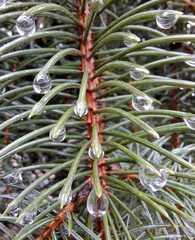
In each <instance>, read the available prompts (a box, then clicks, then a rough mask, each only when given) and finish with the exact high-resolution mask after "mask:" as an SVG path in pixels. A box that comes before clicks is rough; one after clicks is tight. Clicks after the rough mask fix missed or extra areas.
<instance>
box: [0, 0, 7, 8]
mask: <svg viewBox="0 0 195 240" xmlns="http://www.w3.org/2000/svg"><path fill="white" fill-rule="evenodd" d="M5 5H6V0H0V8H3V7H5Z"/></svg>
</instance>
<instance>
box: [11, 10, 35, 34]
mask: <svg viewBox="0 0 195 240" xmlns="http://www.w3.org/2000/svg"><path fill="white" fill-rule="evenodd" d="M16 29H17V31H18V33H19V34H20V35H21V36H31V35H32V34H33V33H35V31H36V27H35V21H34V19H33V18H32V17H31V16H26V15H25V14H22V15H20V16H19V17H18V19H17V22H16Z"/></svg>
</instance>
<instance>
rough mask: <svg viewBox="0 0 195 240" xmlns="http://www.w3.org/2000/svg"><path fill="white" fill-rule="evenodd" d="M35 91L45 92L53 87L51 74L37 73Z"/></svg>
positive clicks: (34, 82) (34, 83) (34, 84)
mask: <svg viewBox="0 0 195 240" xmlns="http://www.w3.org/2000/svg"><path fill="white" fill-rule="evenodd" d="M33 88H34V90H35V92H37V93H42V94H45V93H47V92H48V91H49V90H50V89H51V77H50V76H49V74H44V75H40V74H37V76H36V77H35V79H34V81H33Z"/></svg>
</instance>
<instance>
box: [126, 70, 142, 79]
mask: <svg viewBox="0 0 195 240" xmlns="http://www.w3.org/2000/svg"><path fill="white" fill-rule="evenodd" d="M129 73H130V76H131V77H132V78H133V79H134V80H142V79H143V78H144V77H145V74H143V73H141V72H140V71H137V70H132V71H130V72H129Z"/></svg>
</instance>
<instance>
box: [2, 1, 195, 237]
mask: <svg viewBox="0 0 195 240" xmlns="http://www.w3.org/2000/svg"><path fill="white" fill-rule="evenodd" d="M47 2H48V3H54V4H57V5H58V6H61V7H62V8H64V9H67V10H69V11H70V13H72V14H73V16H75V17H77V16H76V11H75V9H76V7H78V6H77V5H78V2H77V1H60V0H59V1H57V0H56V1H47ZM84 2H85V1H84ZM40 3H44V1H36V2H35V1H30V0H28V1H20V2H17V1H7V5H6V7H4V8H1V9H0V46H1V47H0V89H1V91H2V92H1V96H0V101H1V106H0V135H1V140H0V146H1V150H0V161H1V178H3V177H5V175H7V174H10V173H17V172H21V173H22V177H23V182H22V183H19V184H15V185H13V184H8V186H5V185H4V183H3V182H1V188H0V190H1V193H0V194H1V195H0V207H1V213H3V212H4V211H5V210H6V209H7V210H6V214H4V215H2V214H1V215H0V221H1V223H0V229H1V232H2V233H1V236H0V239H5V240H6V239H14V240H19V239H37V238H38V237H37V235H36V233H37V232H40V231H41V229H42V227H43V226H45V225H46V224H48V223H49V222H51V221H52V220H55V216H56V215H57V214H58V213H59V212H60V203H59V202H58V195H59V193H60V190H61V188H62V187H63V185H64V183H66V184H67V182H65V179H66V177H67V176H68V174H69V176H70V175H71V174H73V172H72V171H71V172H69V171H70V168H71V166H73V165H72V164H74V163H73V162H74V160H75V158H76V157H78V155H77V154H78V153H79V151H80V149H81V148H82V146H83V145H84V144H85V143H86V141H87V140H86V138H85V136H87V134H88V133H87V124H86V121H85V120H83V119H85V118H79V117H77V116H76V115H75V114H72V115H71V117H70V119H69V120H68V121H67V122H66V123H65V126H66V129H67V135H66V139H65V140H64V141H63V142H60V143H58V142H53V141H51V140H50V138H49V131H50V129H51V128H52V127H53V126H54V124H56V122H57V121H58V119H59V118H60V117H61V116H62V114H64V112H66V110H68V109H70V107H72V106H74V104H75V102H76V100H77V99H78V95H79V88H78V87H77V88H76V87H75V86H77V84H81V79H82V74H81V72H80V69H81V58H80V56H78V55H75V54H70V55H68V56H66V57H64V58H61V59H60V61H58V62H57V63H56V64H55V65H54V66H53V67H52V68H51V69H49V73H50V76H51V78H52V89H53V88H54V87H56V86H60V84H64V83H67V84H69V83H70V85H72V86H73V87H72V88H70V89H68V90H63V89H61V91H57V90H56V91H54V95H53V97H52V98H51V99H50V101H49V102H48V103H47V104H46V106H45V108H44V111H43V112H42V113H41V114H40V115H36V116H33V117H32V118H30V119H29V118H28V116H29V114H30V113H31V111H32V108H33V106H34V104H35V103H36V102H39V101H40V99H41V98H42V97H43V96H42V95H40V94H36V93H35V91H34V89H33V85H32V83H33V79H34V77H35V76H36V74H38V73H39V72H40V71H41V69H42V67H43V66H44V65H45V64H46V63H47V62H48V60H49V59H50V58H51V57H52V56H54V54H56V53H58V52H60V51H63V50H64V49H69V48H74V52H75V53H76V52H77V50H79V49H80V40H79V39H78V37H79V36H80V32H79V30H78V29H79V27H78V25H77V24H75V22H74V21H73V20H72V19H71V18H70V15H69V14H67V15H65V14H64V13H62V12H61V11H57V10H56V9H55V7H53V10H52V11H50V10H48V11H43V12H41V13H38V14H36V15H35V21H36V27H37V32H36V33H34V34H33V35H32V36H30V37H22V36H19V35H18V33H17V32H16V29H15V24H16V19H17V17H18V16H20V15H21V14H22V13H23V12H24V11H26V10H27V9H30V8H31V7H33V6H36V5H38V4H40ZM168 8H169V9H174V10H177V11H182V12H183V13H184V14H183V15H180V16H179V19H178V21H177V23H176V24H175V26H173V27H172V28H171V29H168V30H162V29H160V28H159V27H158V26H157V25H156V21H155V16H156V15H157V14H158V13H159V12H160V11H162V10H165V9H168ZM194 8H195V7H193V3H192V6H191V7H190V6H188V5H187V4H186V3H185V1H179V0H175V1H174V0H173V1H166V0H158V1H157V0H151V1H144V0H137V1H131V0H121V1H117V0H107V1H105V2H104V7H103V9H102V11H101V12H99V13H97V14H96V16H95V18H94V21H93V22H92V23H91V24H92V25H89V27H90V29H91V28H92V31H93V38H94V41H93V44H94V45H95V44H96V43H97V42H98V41H99V42H100V41H101V40H103V39H104V38H105V37H106V35H109V36H111V34H113V33H115V32H117V33H119V34H118V35H119V37H118V38H117V41H116V39H115V38H114V37H111V41H109V42H108V43H106V44H103V45H102V46H101V47H100V48H99V49H97V50H95V51H94V59H95V60H96V63H95V66H96V73H97V74H99V72H98V69H100V67H101V66H105V64H106V63H110V64H111V67H112V66H114V68H109V69H106V71H104V72H102V73H101V74H100V75H101V76H102V79H103V80H104V83H102V85H101V84H100V87H99V88H97V89H96V94H97V96H98V98H97V100H96V101H97V105H98V113H99V114H100V117H103V118H102V119H103V120H102V122H103V123H104V130H103V132H102V134H103V136H104V138H103V142H102V146H103V149H104V152H105V158H107V159H108V160H107V161H106V163H105V166H107V167H106V168H105V169H106V171H107V172H106V173H105V175H104V176H103V177H102V176H101V181H102V179H104V181H106V183H107V185H108V186H109V188H108V189H107V191H108V192H109V193H111V195H109V196H108V197H109V210H108V212H107V214H106V215H105V216H104V217H103V220H102V219H95V218H94V219H93V218H92V216H91V215H89V213H88V212H87V210H86V204H83V205H82V206H81V207H79V208H76V209H75V210H74V215H73V216H71V215H69V217H68V218H67V220H66V221H65V222H64V223H62V224H61V225H62V226H61V228H58V229H56V230H55V231H52V236H51V239H68V238H69V236H68V230H69V231H70V232H71V234H72V236H73V238H74V239H79V240H80V239H86V240H87V239H91V238H93V239H100V238H101V239H116V240H119V239H128V240H130V239H137V240H138V239H172V240H173V239H174V240H176V239H188V240H189V239H194V234H195V232H194V227H195V212H194V211H195V200H194V199H195V188H194V183H195V174H194V169H195V166H194V157H195V154H194V149H195V144H194V139H195V134H194V131H193V130H191V129H190V128H189V127H188V126H186V124H185V122H184V121H183V119H184V118H188V117H194V116H195V115H193V114H195V108H194V103H195V91H194V89H195V82H194V78H195V73H194V67H191V66H189V65H187V64H186V63H185V62H186V61H188V60H192V61H195V60H194V59H195V54H194V48H195V43H194V42H195V27H194V26H193V25H192V24H190V23H189V22H188V21H191V22H195V16H193V14H194ZM113 22H114V23H113ZM111 24H112V25H111ZM117 24H119V25H117ZM111 26H113V27H112V28H111ZM116 26H118V28H117V27H116ZM115 27H116V28H115ZM104 33H105V35H103V34H104ZM122 33H133V34H135V35H137V36H138V37H139V38H140V39H141V42H140V43H138V44H136V45H134V46H133V45H132V46H130V47H128V48H127V47H126V46H125V44H124V41H123V38H122ZM114 61H126V62H133V63H136V64H139V65H141V66H143V67H145V68H146V69H148V70H149V71H150V73H149V74H148V75H147V76H146V77H145V78H144V79H143V80H138V81H134V80H132V79H130V76H129V71H128V69H126V68H125V67H124V63H123V64H122V65H121V66H120V67H115V65H114ZM129 80H131V82H129ZM79 86H80V85H79ZM131 86H133V87H135V88H136V89H138V90H140V91H141V92H142V93H145V94H147V95H149V96H150V97H151V98H152V99H153V106H154V108H153V109H150V110H148V111H144V112H143V111H141V112H138V111H136V110H133V108H132V106H131V99H132V90H131V91H130V92H129V88H131ZM102 89H103V90H102ZM47 95H49V93H48V94H47ZM41 101H42V100H41ZM102 104H103V107H102ZM129 113H130V114H132V115H133V116H135V117H136V118H135V119H134V124H133V123H132V119H130V117H128V116H132V115H128V114H129ZM137 118H138V119H141V120H142V121H143V122H141V123H140V121H138V120H137ZM144 123H146V124H148V125H149V126H150V127H152V129H153V131H154V132H153V136H154V134H155V132H156V133H158V134H159V135H160V138H159V139H154V138H153V137H151V136H150V135H149V132H148V131H147V130H146V131H143V130H141V129H143V128H144V126H145V125H144ZM135 125H136V131H135ZM8 126H9V128H8ZM140 127H141V128H140ZM176 132H177V133H178V134H175V133H176ZM7 136H8V137H7ZM5 143H6V144H7V143H8V145H7V146H4V145H5ZM175 146H176V147H177V148H174V147H175ZM131 152H133V153H134V154H136V155H132V154H131ZM140 159H144V164H152V166H154V167H157V168H159V167H160V168H165V169H167V171H168V172H169V177H168V180H167V185H166V188H163V189H161V190H159V191H158V192H157V193H153V192H149V191H148V190H147V189H145V188H144V187H143V186H142V185H141V184H140V181H139V176H138V168H139V165H140V164H143V162H140V161H141V160H140ZM88 164H89V160H88V152H87V150H86V151H85V152H84V154H83V155H82V156H81V157H80V163H79V166H78V169H77V171H76V173H74V175H72V178H74V179H75V180H74V182H73V185H72V190H73V193H78V192H79V191H81V189H83V187H84V186H85V184H86V183H85V180H86V179H87V177H88V176H89V175H90V174H92V170H91V167H90V166H88ZM113 164H114V165H113ZM119 169H120V171H119ZM127 175H131V176H132V175H133V176H134V175H136V176H135V181H134V178H132V177H131V178H127V177H125V176H127ZM5 187H6V189H7V191H6V189H5ZM14 204H16V205H17V204H20V207H21V208H22V210H23V212H22V214H23V216H25V214H28V212H29V210H30V209H31V210H32V209H34V208H35V207H37V209H38V214H37V216H36V218H35V220H34V222H33V224H31V225H30V226H28V225H26V226H22V225H21V224H20V223H16V222H15V221H16V220H17V217H14V216H11V214H10V213H9V212H10V211H11V208H13V206H14ZM102 221H103V225H102V226H103V229H104V234H102V233H101V232H100V226H101V224H100V223H101V222H102ZM72 225H73V227H72V230H71V226H72ZM174 227H175V228H174ZM190 231H191V232H190ZM40 239H41V238H40Z"/></svg>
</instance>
